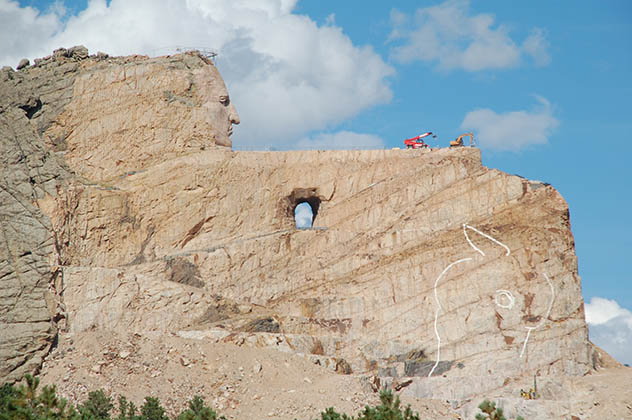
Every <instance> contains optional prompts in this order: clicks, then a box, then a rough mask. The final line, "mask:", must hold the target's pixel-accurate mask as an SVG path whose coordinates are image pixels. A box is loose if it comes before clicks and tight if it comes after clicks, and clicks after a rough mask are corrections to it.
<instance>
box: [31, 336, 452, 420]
mask: <svg viewBox="0 0 632 420" xmlns="http://www.w3.org/2000/svg"><path fill="white" fill-rule="evenodd" d="M40 378H41V383H42V385H46V384H57V390H58V394H60V395H62V396H63V397H65V398H67V399H69V400H70V401H71V402H72V403H75V404H76V403H77V402H83V401H84V400H85V399H86V398H87V395H88V392H90V391H94V390H97V389H103V390H104V391H105V392H106V394H108V395H110V396H112V397H113V399H114V400H116V399H117V397H118V395H124V396H126V397H127V398H128V400H131V401H133V402H134V403H135V404H136V406H137V407H140V406H141V405H142V403H143V400H144V397H146V396H152V397H158V398H159V399H160V402H161V404H162V405H163V407H165V409H166V410H167V413H168V414H169V415H170V416H174V415H176V414H178V413H180V412H181V411H182V410H183V409H184V408H186V405H187V403H188V401H189V400H190V399H191V398H192V397H193V396H195V395H199V396H201V397H202V398H204V400H205V401H206V403H207V404H208V405H210V406H211V407H213V408H214V409H215V410H216V411H217V412H218V413H219V414H223V415H225V416H226V417H227V418H229V419H259V418H273V419H298V420H309V419H315V418H320V412H321V411H323V410H324V409H325V408H327V407H335V408H336V410H337V411H338V412H341V413H342V412H344V413H347V414H354V415H355V414H357V413H358V412H359V411H360V410H361V409H362V408H363V407H364V406H365V405H367V404H369V405H371V406H373V405H376V404H378V403H379V394H378V393H377V392H375V391H373V389H372V387H371V385H370V380H369V378H368V377H358V376H353V375H339V374H336V373H335V372H332V371H330V370H327V369H325V368H323V367H320V366H317V365H315V364H314V363H312V362H310V361H308V360H307V359H305V358H303V357H301V356H298V355H295V354H291V353H282V352H279V351H275V350H271V349H257V348H250V347H238V346H236V345H233V344H221V343H220V344H217V343H206V342H204V341H202V340H193V339H184V338H181V337H177V336H167V337H164V336H163V337H155V338H154V337H151V336H139V335H136V334H130V335H126V336H120V335H117V334H115V333H114V332H108V333H104V332H103V331H93V332H84V333H80V334H77V335H74V336H70V335H60V339H59V343H58V346H57V347H56V348H55V349H54V351H53V352H52V353H51V354H50V356H49V357H48V358H47V360H46V362H45V363H44V367H43V369H42V371H41V373H40ZM402 402H403V405H407V404H411V406H412V407H413V408H414V409H415V410H416V411H418V412H419V413H420V414H423V416H424V417H423V418H432V419H438V420H447V419H458V418H459V416H458V414H457V413H456V412H455V411H454V410H452V409H451V408H450V406H449V405H448V404H447V403H443V402H440V401H435V400H414V399H409V398H405V399H403V400H402ZM115 407H116V408H118V404H117V403H116V404H115Z"/></svg>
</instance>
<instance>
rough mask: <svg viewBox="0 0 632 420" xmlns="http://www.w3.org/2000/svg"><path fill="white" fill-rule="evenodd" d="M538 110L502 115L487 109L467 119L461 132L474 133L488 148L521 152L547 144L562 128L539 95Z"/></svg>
mask: <svg viewBox="0 0 632 420" xmlns="http://www.w3.org/2000/svg"><path fill="white" fill-rule="evenodd" d="M535 97H536V99H537V100H538V103H539V104H538V106H536V107H535V108H534V109H533V110H532V111H509V112H504V113H501V114H498V113H497V112H495V111H493V110H491V109H488V108H484V109H476V110H474V111H470V112H468V113H467V114H466V115H465V118H464V119H463V122H462V123H461V128H462V129H464V130H472V131H474V138H475V139H476V141H477V143H478V144H479V145H480V146H481V147H484V148H488V149H495V150H513V151H517V150H520V149H522V148H525V147H527V146H530V145H534V144H544V143H546V142H547V141H548V138H549V136H550V135H551V133H552V131H553V130H554V129H555V128H556V127H557V126H558V125H559V121H558V120H557V119H556V118H555V117H554V116H553V114H552V111H551V104H550V103H549V101H547V100H546V99H545V98H543V97H541V96H538V95H535Z"/></svg>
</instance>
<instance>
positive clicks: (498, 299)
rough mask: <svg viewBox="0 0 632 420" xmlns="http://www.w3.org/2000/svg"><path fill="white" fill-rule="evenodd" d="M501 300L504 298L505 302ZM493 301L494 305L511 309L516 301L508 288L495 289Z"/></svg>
mask: <svg viewBox="0 0 632 420" xmlns="http://www.w3.org/2000/svg"><path fill="white" fill-rule="evenodd" d="M502 300H506V303H503V302H502ZM494 303H495V304H496V306H498V307H501V308H505V309H511V308H513V306H514V303H516V298H514V296H513V294H512V293H511V292H510V291H509V290H502V289H500V290H496V295H495V296H494Z"/></svg>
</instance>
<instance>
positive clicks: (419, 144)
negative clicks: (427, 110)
mask: <svg viewBox="0 0 632 420" xmlns="http://www.w3.org/2000/svg"><path fill="white" fill-rule="evenodd" d="M428 136H432V138H435V139H436V138H437V136H436V135H435V134H432V132H431V131H428V132H427V133H423V134H420V135H418V136H417V137H412V138H410V139H406V140H404V144H405V145H406V148H407V149H421V148H424V147H430V146H429V145H428V144H427V143H426V142H424V141H423V140H422V139H423V138H425V137H428Z"/></svg>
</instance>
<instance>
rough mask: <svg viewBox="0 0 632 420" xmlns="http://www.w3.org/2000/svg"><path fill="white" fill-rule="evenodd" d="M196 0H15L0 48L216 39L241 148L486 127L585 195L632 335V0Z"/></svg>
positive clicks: (571, 198) (583, 270)
mask: <svg viewBox="0 0 632 420" xmlns="http://www.w3.org/2000/svg"><path fill="white" fill-rule="evenodd" d="M189 3H190V4H189V5H188V6H187V5H186V3H184V2H182V1H178V0H151V1H150V0H136V1H129V0H128V1H123V0H112V1H107V2H106V1H105V0H95V1H91V2H87V1H65V2H63V1H57V2H53V1H44V0H32V1H29V0H21V1H19V2H15V1H9V0H0V28H3V29H0V65H12V66H15V65H16V64H17V61H18V60H19V59H20V58H22V57H28V58H31V59H33V58H35V57H40V56H44V55H47V54H50V52H51V51H52V50H53V49H54V48H57V47H59V46H65V47H70V46H72V45H75V44H84V45H86V46H87V47H88V48H89V49H90V51H91V52H92V53H96V52H97V50H101V51H105V52H108V53H110V54H116V55H119V54H129V53H145V54H150V55H152V54H160V53H165V52H169V48H172V47H173V46H175V45H183V46H198V47H208V48H213V49H216V50H217V51H219V53H220V55H219V57H218V59H217V66H218V68H219V69H220V71H221V73H222V75H223V77H224V78H225V79H226V82H227V85H228V89H229V91H230V92H231V96H232V97H233V102H234V103H235V104H236V106H237V109H238V111H239V112H240V115H241V120H242V124H241V125H240V126H238V127H235V135H234V136H233V143H234V148H235V149H238V150H251V149H260V150H261V149H263V150H266V149H272V150H286V149H295V148H340V147H342V148H391V147H401V146H402V140H403V139H404V138H408V137H412V136H414V135H416V134H419V133H421V132H424V131H433V132H435V133H436V134H438V140H437V141H436V142H433V141H431V144H433V145H434V144H437V145H442V146H446V145H447V144H448V142H449V140H451V139H453V138H454V137H456V136H457V135H459V134H461V133H463V132H464V131H465V130H466V129H473V130H474V132H475V135H476V137H477V138H478V140H479V143H480V145H481V149H482V151H483V163H484V164H485V165H486V166H488V167H492V168H498V169H500V170H503V171H505V172H508V173H511V174H518V175H521V176H524V177H526V178H529V179H537V180H541V181H544V182H548V183H550V184H552V185H553V186H554V187H555V188H557V189H558V190H559V191H560V192H561V193H562V195H563V196H564V198H565V199H566V200H567V201H568V204H569V207H570V213H571V224H572V230H573V233H574V235H575V240H576V251H577V255H578V263H579V273H580V276H581V277H582V286H583V293H584V298H585V300H586V302H587V303H589V302H592V303H591V304H589V305H588V306H587V309H589V310H592V311H593V313H597V312H599V316H596V315H595V316H593V317H592V321H591V322H592V323H593V324H594V325H591V332H592V331H598V332H599V335H600V336H604V337H606V338H603V340H604V342H606V341H607V340H610V341H612V343H609V344H608V345H612V348H615V347H616V346H615V344H616V343H619V345H621V343H624V344H625V345H627V346H628V347H630V348H632V313H631V312H629V310H630V309H632V287H631V284H632V274H631V273H632V271H631V270H630V269H629V266H628V265H627V264H628V261H627V259H628V258H631V256H630V253H631V252H632V239H631V238H630V234H631V233H632V222H631V216H632V198H631V194H630V193H631V192H632V187H631V184H630V182H631V179H630V166H631V165H630V164H629V161H630V155H629V154H628V153H627V152H628V150H630V145H629V143H630V140H629V138H630V135H631V134H632V82H631V81H630V79H631V77H632V2H630V1H627V0H620V1H610V0H607V1H597V0H595V1H579V2H578V1H571V0H559V1H555V2H551V1H545V0H535V1H530V2H508V1H502V0H487V1H470V2H468V1H466V0H456V1H445V2H442V1H404V0H393V1H389V2H367V1H355V0H348V1H344V2H341V1H333V0H318V1H314V0H311V1H308V0H303V1H298V2H297V1H296V0H256V1H252V0H214V1H205V0H200V1H198V2H197V5H195V6H192V5H191V4H193V3H195V2H189ZM27 7H31V8H33V9H28V8H27ZM595 297H599V298H603V299H604V300H595V301H591V299H593V298H595ZM604 302H605V303H604ZM613 304H614V305H616V306H613ZM604 314H606V315H607V316H606V315H604ZM608 314H609V315H608ZM597 320H599V321H597ZM609 325H610V326H611V327H612V328H611V330H608V328H609V327H608V326H609ZM626 325H627V328H628V330H626ZM608 334H610V335H608ZM592 335H596V334H592V333H591V336H592ZM608 337H610V338H608ZM602 345H604V347H607V346H606V345H605V344H602ZM610 351H611V353H615V355H616V356H617V357H619V359H622V360H625V361H626V362H627V363H632V350H628V351H627V353H626V352H625V351H623V350H610Z"/></svg>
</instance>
